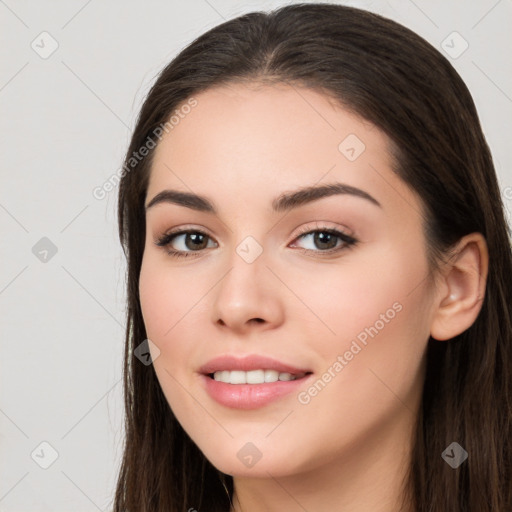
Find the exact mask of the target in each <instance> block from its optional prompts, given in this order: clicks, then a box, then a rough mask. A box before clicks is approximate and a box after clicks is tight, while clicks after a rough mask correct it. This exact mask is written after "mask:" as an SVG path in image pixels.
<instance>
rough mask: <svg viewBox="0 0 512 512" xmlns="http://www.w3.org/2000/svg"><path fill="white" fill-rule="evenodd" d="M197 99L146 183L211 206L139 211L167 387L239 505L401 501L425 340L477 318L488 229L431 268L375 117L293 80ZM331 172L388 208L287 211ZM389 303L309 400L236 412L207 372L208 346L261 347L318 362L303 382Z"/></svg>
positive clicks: (344, 199) (164, 143)
mask: <svg viewBox="0 0 512 512" xmlns="http://www.w3.org/2000/svg"><path fill="white" fill-rule="evenodd" d="M195 97H196V99H197V102H198V104H197V106H196V107H194V108H193V109H192V110H191V112H190V113H189V114H187V115H186V116H185V117H184V118H183V119H181V120H180V122H179V124H177V125H176V126H175V127H174V128H173V129H172V130H171V131H169V133H168V134H166V135H165V136H164V137H163V139H162V140H161V142H160V143H159V145H158V147H157V148H156V150H155V151H156V153H155V155H154V156H155V158H154V161H153V167H152V170H151V176H150V182H149V187H148V191H147V197H146V204H148V203H149V201H150V200H151V199H152V198H153V197H154V196H155V195H156V194H158V193H159V192H160V191H162V190H164V189H176V190H181V191H185V192H191V191H193V192H194V193H196V194H200V195H204V196H207V197H208V198H209V199H210V200H211V201H212V202H213V203H214V204H215V205H216V207H217V209H218V212H219V215H218V216H215V215H212V214H210V213H205V212H197V211H194V210H192V209H190V208H186V207H184V206H179V205H175V204H170V203H166V204H163V203H161V204H158V205H155V206H153V207H152V208H150V209H149V210H148V211H147V215H146V227H147V229H146V246H145V251H144V258H143V262H142V268H141V273H140V300H141V308H142V312H143V317H144V322H145V325H146V329H147V334H148V338H149V339H150V340H151V341H152V342H153V343H154V345H155V346H156V347H158V349H159V351H160V353H159V354H158V356H157V354H156V351H155V349H153V350H152V353H153V354H154V357H155V360H154V368H155V372H156V374H157V377H158V380H159V382H160V385H161V386H162V389H163V392H164V394H165V396H166V398H167V401H168V403H169V405H170V407H171V408H172V410H173V412H174V414H175V415H176V417H177V419H178V421H179V422H180V423H181V425H182V426H183V427H184V429H185V430H186V432H187V433H188V434H189V435H190V437H191V438H192V440H193V441H194V442H195V443H196V444H197V445H198V446H199V448H200V449H201V450H202V451H203V453H204V454H205V456H206V457H207V458H208V459H209V460H210V461H211V462H212V463H213V464H214V465H215V466H216V467H217V468H218V469H220V470H221V471H223V472H224V473H227V474H230V475H233V476H234V482H235V499H234V505H233V508H232V510H233V511H237V512H238V511H242V510H243V511H244V512H252V511H274V510H275V511H277V510H280V511H282V510H287V511H291V512H294V511H303V510H304V509H306V510H308V511H311V512H312V511H323V510H333V511H341V510H343V511H344V512H359V511H368V510H372V511H375V512H396V511H397V510H398V503H399V499H400V496H401V487H400V484H401V481H402V478H403V477H404V471H405V470H406V468H407V464H408V461H409V454H410V449H411V444H412V441H411V439H412V432H413V430H412V429H413V424H414V421H415V419H416V416H417V412H418V408H419V405H420V397H421V392H422V386H423V380H424V369H425V351H426V347H427V341H428V339H429V335H432V336H433V337H435V338H437V339H439V340H448V339H450V338H451V337H453V336H455V335H456V334H459V333H460V332H462V331H464V330H465V329H467V328H468V327H469V326H470V325H471V324H472V323H473V322H474V320H475V318H476V316H477V315H478V312H479V311H480V307H481V301H482V298H483V293H484V290H485V279H486V273H487V264H488V256H487V249H486V246H485V241H484V240H483V238H482V237H481V235H479V234H472V235H468V237H465V238H464V239H462V240H461V241H460V243H459V245H458V246H457V247H456V251H455V252H454V257H453V259H452V260H451V261H450V263H449V264H446V265H444V266H443V267H442V268H441V271H440V274H439V279H438V280H437V279H436V282H435V283H434V281H433V280H432V279H430V278H428V277H427V276H428V265H427V259H426V248H427V247H426V241H425V238H424V235H423V230H422V219H421V216H420V212H421V211H422V203H421V199H420V198H419V197H418V196H417V195H416V193H415V192H413V191H412V190H411V189H410V188H409V187H408V186H407V185H406V184H405V183H403V182H402V181H401V180H400V179H399V178H398V177H397V176H396V174H394V172H393V171H392V169H391V165H392V164H391V162H392V160H391V157H390V154H389V151H388V149H389V140H388V138H387V136H386V135H385V134H383V133H382V132H381V131H379V130H378V129H377V128H376V127H375V126H373V125H371V124H370V123H368V122H367V121H364V120H362V119H361V118H359V117H357V116H355V115H354V114H351V113H349V112H347V111H346V110H344V109H342V108H340V107H338V106H336V105H335V104H334V103H333V102H332V101H329V100H328V99H327V98H326V97H325V96H323V95H321V94H320V93H318V92H315V91H313V90H309V89H302V88H301V89H299V88H293V87H290V86H287V85H279V86H271V87H270V86H261V87H254V86H247V85H241V84H231V85H229V86H225V85H224V86H222V87H217V88H213V89H209V90H207V91H205V92H203V93H201V94H199V95H197V96H195ZM349 134H355V135H356V136H357V137H358V138H359V139H360V140H361V141H363V142H364V145H365V150H364V151H363V152H362V153H361V154H360V156H358V157H357V158H356V159H355V160H354V161H350V160H349V159H347V157H346V156H345V155H344V154H343V153H342V152H341V151H340V150H339V149H338V146H339V144H340V142H342V141H343V140H344V139H345V137H347V135H349ZM333 182H342V183H345V184H349V185H352V186H354V187H358V188H360V189H362V190H364V191H365V192H367V193H368V194H371V195H372V196H373V197H374V198H375V199H377V200H378V201H379V203H380V204H381V207H378V206H376V205H375V204H373V203H372V202H370V201H368V200H365V199H363V198H360V197H355V196H352V195H345V194H344V195H332V196H330V197H326V198H322V199H319V200H317V201H315V202H312V203H309V204H306V205H303V206H301V207H298V208H296V209H294V210H291V211H290V212H288V213H283V212H280V213H275V212H273V211H272V209H271V202H272V200H273V199H274V198H276V197H278V196H279V195H280V194H282V193H283V192H290V191H293V190H295V189H297V188H299V187H304V186H309V185H318V184H327V183H333ZM317 226H320V227H321V228H325V227H328V228H335V229H338V230H340V231H342V232H346V233H348V234H350V235H351V236H353V237H354V238H356V239H357V241H358V243H357V244H356V245H355V246H351V247H345V248H343V249H341V250H340V251H338V252H337V253H334V254H331V255H329V256H322V253H321V252H322V251H325V248H322V247H323V246H321V245H319V244H318V243H316V244H315V241H314V239H313V235H308V236H306V237H304V238H302V239H300V238H299V237H300V235H301V230H306V229H307V230H308V231H311V230H315V229H317ZM173 228H183V229H189V228H193V229H198V230H200V231H202V232H205V233H206V234H207V235H208V237H209V238H207V239H206V240H209V241H208V246H207V247H206V248H205V249H202V250H200V251H196V252H195V253H194V254H192V255H191V256H190V257H187V258H173V257H172V256H170V255H169V254H168V253H167V251H166V248H164V247H158V246H156V245H155V241H156V240H157V239H158V238H159V237H160V236H162V235H163V234H164V233H166V232H168V231H170V230H171V229H173ZM320 231H321V230H320ZM247 236H252V237H254V239H255V240H257V242H258V243H259V245H260V246H261V248H262V250H263V252H262V253H261V255H260V256H259V257H257V258H256V259H255V260H254V261H253V262H252V263H247V261H245V260H244V259H243V258H241V257H240V256H239V255H238V254H237V252H236V248H237V246H238V245H239V244H240V243H241V242H242V241H243V240H244V239H245V238H246V237H247ZM336 240H338V241H337V244H336ZM185 241H186V238H185V236H178V237H177V238H176V239H175V240H174V241H173V242H172V248H174V249H177V250H183V251H189V252H193V251H194V245H193V243H190V240H189V244H188V246H187V245H185ZM333 245H337V246H338V247H339V246H342V245H343V241H342V240H339V239H335V241H334V242H333ZM205 246H206V243H205ZM301 249H310V252H309V253H304V252H302V251H301ZM393 304H395V306H396V304H399V305H400V306H401V309H400V311H399V312H396V314H395V315H394V318H392V319H391V320H388V322H386V323H385V325H384V327H383V328H382V329H380V330H378V334H377V335H375V336H374V337H373V338H370V337H369V338H368V341H367V345H366V346H364V345H361V344H359V345H361V346H362V350H361V351H359V352H358V353H357V355H355V356H354V357H353V358H352V360H350V361H349V362H348V364H347V365H346V366H344V367H343V369H342V371H339V372H334V373H335V377H333V378H331V380H330V382H328V383H327V385H325V387H324V388H323V389H321V391H320V392H318V393H317V394H316V395H315V396H313V397H310V398H311V399H310V401H309V403H307V404H304V403H300V402H299V400H298V397H297V393H291V394H290V395H287V396H286V397H283V398H281V399H280V400H278V401H275V402H273V403H271V404H269V405H266V406H264V407H262V408H259V409H256V410H235V409H230V408H227V407H225V406H223V405H220V404H218V403H217V402H215V401H213V400H212V399H211V398H210V396H209V395H208V394H207V393H206V392H205V390H204V388H203V386H202V385H201V382H200V380H201V379H200V377H199V375H198V373H197V372H198V368H199V367H200V366H201V365H203V364H204V363H206V362H207V361H208V360H210V359H211V358H213V357H215V356H218V355H221V354H226V353H229V354H236V355H239V356H241V355H245V354H263V355H267V356H270V357H273V358H275V359H278V360H280V361H284V362H286V363H289V364H291V365H294V366H298V367H306V368H309V369H311V371H312V372H313V377H312V378H310V379H308V383H307V385H304V386H303V387H302V388H301V391H307V390H308V388H309V387H310V386H311V385H312V384H313V383H314V382H315V381H317V380H318V379H319V378H321V377H322V375H323V374H324V373H325V372H326V371H327V370H328V368H331V369H332V367H333V363H335V361H337V358H338V356H340V355H341V356H343V354H344V353H345V352H346V351H347V350H349V348H350V346H351V343H352V342H353V341H354V340H355V339H356V337H357V335H358V334H360V333H361V332H363V331H364V330H365V328H369V327H370V326H374V325H376V321H378V320H379V319H380V318H381V316H380V315H381V314H385V313H386V311H387V310H389V309H390V308H392V307H393ZM255 319H260V320H255ZM379 325H380V324H379ZM156 356H157V357H156ZM331 373H332V370H331ZM248 442H251V443H253V444H254V445H255V446H256V447H257V449H258V450H259V451H260V452H261V454H262V456H261V459H260V460H259V461H258V462H257V463H256V464H255V465H254V466H252V467H247V466H245V465H244V464H243V463H242V462H241V461H240V460H239V458H238V457H237V452H238V451H239V450H240V449H241V448H242V447H243V446H244V445H246V443H248ZM190 505H191V506H194V505H197V504H193V503H191V504H190ZM408 510H412V509H408Z"/></svg>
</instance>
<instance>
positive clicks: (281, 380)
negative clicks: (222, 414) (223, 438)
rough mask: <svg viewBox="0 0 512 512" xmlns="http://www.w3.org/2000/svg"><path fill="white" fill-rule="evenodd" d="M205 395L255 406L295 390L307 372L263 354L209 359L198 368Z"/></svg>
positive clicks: (226, 402)
mask: <svg viewBox="0 0 512 512" xmlns="http://www.w3.org/2000/svg"><path fill="white" fill-rule="evenodd" d="M199 372H200V374H201V381H202V385H203V386H204V389H205V390H206V392H207V393H208V395H209V396H210V397H211V398H212V399H213V400H215V401H216V402H218V403H219V404H221V405H223V406H225V407H229V408H232V409H256V408H258V407H263V406H265V405H267V404H269V403H271V402H273V401H276V400H278V399H279V398H282V397H285V396H286V395H289V394H290V393H292V392H293V391H296V390H297V389H298V387H299V386H301V385H302V384H303V383H304V382H305V381H306V380H307V379H308V378H309V377H310V376H311V375H312V372H311V371H310V370H308V369H307V368H299V367H296V366H293V365H290V364H287V363H283V362H281V361H278V360H276V359H271V358H269V357H266V356H259V355H250V356H246V357H238V358H237V357H234V356H231V355H225V356H221V357H217V358H215V359H212V360H211V361H209V362H208V363H206V364H205V365H203V366H201V368H200V369H199Z"/></svg>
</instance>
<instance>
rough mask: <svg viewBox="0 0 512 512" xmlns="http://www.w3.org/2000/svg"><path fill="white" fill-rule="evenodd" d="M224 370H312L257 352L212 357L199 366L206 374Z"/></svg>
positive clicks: (293, 372)
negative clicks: (237, 355) (244, 354)
mask: <svg viewBox="0 0 512 512" xmlns="http://www.w3.org/2000/svg"><path fill="white" fill-rule="evenodd" d="M223 370H242V371H246V372H248V371H251V370H276V371H278V372H279V373H291V374H292V375H297V374H301V373H310V370H308V369H306V368H297V367H295V366H292V365H289V364H286V363H283V362H281V361H278V360H277V359H272V358H270V357H266V356H261V355H257V354H252V355H248V356H243V357H236V356H234V355H230V354H226V355H222V356H219V357H215V358H213V359H210V361H208V362H207V363H206V364H204V365H203V366H201V368H199V372H200V373H202V374H204V375H209V374H211V373H215V372H218V371H223Z"/></svg>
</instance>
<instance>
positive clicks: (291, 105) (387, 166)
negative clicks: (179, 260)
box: [147, 83, 414, 206]
mask: <svg viewBox="0 0 512 512" xmlns="http://www.w3.org/2000/svg"><path fill="white" fill-rule="evenodd" d="M194 100H195V106H193V107H191V108H189V109H186V112H187V113H182V114H181V115H180V116H176V119H179V121H178V122H177V123H176V124H173V127H172V129H171V130H169V132H168V133H167V134H165V135H164V137H163V138H162V140H161V142H160V143H159V144H158V146H157V148H156V149H155V151H156V153H155V156H154V159H153V166H152V170H151V177H150V182H149V188H148V194H147V196H148V197H152V196H154V195H155V194H156V193H158V192H159V191H161V190H162V189H164V188H174V189H179V190H187V191H189V190H193V191H194V192H196V193H204V194H205V195H210V196H212V195H213V196H215V195H218V197H219V201H222V202H225V201H231V202H233V201H235V200H236V198H237V197H238V198H239V200H240V206H242V205H243V203H244V200H243V198H242V197H241V192H242V191H244V192H243V193H242V195H244V194H247V195H252V196H254V195H260V196H262V195H268V196H269V197H270V196H272V197H274V196H275V195H277V194H278V193H279V192H281V191H283V190H287V189H293V188H295V187H296V186H306V185H313V184H317V183H319V182H324V181H325V182H332V181H342V182H344V183H347V184H350V185H353V186H356V187H361V188H366V190H367V191H368V192H369V193H371V194H372V195H374V196H379V197H377V198H378V199H379V201H381V202H383V203H386V201H387V200H390V199H391V200H392V197H391V196H392V195H393V194H395V195H396V194H397V193H398V194H399V195H401V196H402V201H403V200H404V199H405V200H406V202H409V201H414V198H413V197H411V191H410V190H409V189H408V187H406V185H405V184H404V183H403V182H401V180H400V179H399V178H398V177H397V176H396V175H395V173H394V172H392V168H391V167H392V164H393V161H392V157H391V154H390V141H389V139H388V137H387V136H386V135H385V134H384V133H383V132H382V131H381V130H379V129H378V128H377V127H376V126H374V125H373V124H371V123H370V122H368V121H366V120H364V119H362V118H361V117H359V116H357V115H355V114H353V113H350V112H348V111H347V110H345V109H344V108H342V107H341V106H339V105H338V104H336V103H335V102H334V100H332V99H331V98H329V97H328V96H326V95H324V94H321V93H320V92H318V91H315V90H312V89H306V88H299V87H297V86H292V85H286V84H277V85H271V86H270V85H256V84H249V85H248V84H238V83H237V84H229V85H223V86H220V87H215V88H211V89H208V90H206V91H204V92H202V93H200V94H198V95H195V96H194ZM179 109H180V107H178V109H177V110H178V111H179ZM407 195H408V196H409V197H405V196H407ZM386 198H387V199H386ZM246 199H247V198H246ZM395 199H400V198H395Z"/></svg>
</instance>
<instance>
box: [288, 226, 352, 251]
mask: <svg viewBox="0 0 512 512" xmlns="http://www.w3.org/2000/svg"><path fill="white" fill-rule="evenodd" d="M301 239H302V240H308V239H309V241H310V242H311V243H312V245H314V246H316V247H317V248H318V249H321V251H320V252H331V251H335V250H337V249H342V248H343V247H347V246H350V245H353V244H355V243H356V240H355V238H352V237H351V236H349V235H347V234H345V233H343V232H341V231H338V230H337V229H332V228H324V229H316V230H313V231H308V232H306V233H304V234H302V235H300V236H299V237H297V239H296V240H301ZM339 241H341V244H340V245H341V247H340V245H338V242H339ZM305 250H306V251H314V252H319V251H318V250H317V249H315V248H305Z"/></svg>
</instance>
